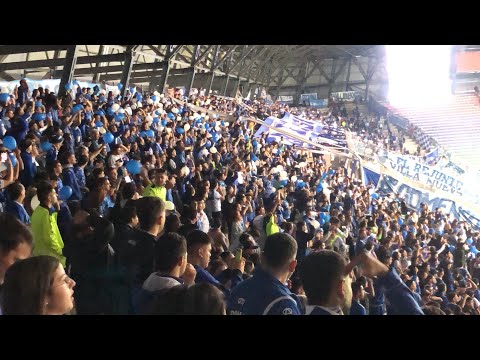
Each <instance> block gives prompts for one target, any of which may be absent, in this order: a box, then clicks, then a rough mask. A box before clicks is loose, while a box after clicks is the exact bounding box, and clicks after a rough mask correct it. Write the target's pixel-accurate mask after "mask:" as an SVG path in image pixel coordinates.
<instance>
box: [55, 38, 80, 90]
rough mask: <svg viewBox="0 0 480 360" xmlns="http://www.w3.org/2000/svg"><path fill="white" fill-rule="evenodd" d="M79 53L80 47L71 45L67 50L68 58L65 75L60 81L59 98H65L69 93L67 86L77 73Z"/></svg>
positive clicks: (64, 66)
mask: <svg viewBox="0 0 480 360" xmlns="http://www.w3.org/2000/svg"><path fill="white" fill-rule="evenodd" d="M77 52H78V45H71V46H70V47H69V48H68V49H67V56H66V57H65V63H64V65H63V74H62V78H61V80H60V86H59V88H58V96H59V97H60V96H64V95H65V94H66V93H67V91H66V89H65V85H66V84H68V83H69V82H71V81H72V79H73V74H74V71H75V65H76V64H77Z"/></svg>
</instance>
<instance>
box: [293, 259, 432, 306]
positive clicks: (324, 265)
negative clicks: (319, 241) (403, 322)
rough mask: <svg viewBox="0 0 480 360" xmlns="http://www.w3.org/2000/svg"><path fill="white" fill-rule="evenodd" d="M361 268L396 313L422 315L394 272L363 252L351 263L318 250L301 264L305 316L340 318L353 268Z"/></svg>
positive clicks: (347, 302)
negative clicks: (334, 316)
mask: <svg viewBox="0 0 480 360" xmlns="http://www.w3.org/2000/svg"><path fill="white" fill-rule="evenodd" d="M355 266H360V268H361V271H362V272H363V274H364V275H365V276H367V277H370V278H373V277H376V278H377V282H376V284H377V286H378V287H379V288H381V289H382V290H383V291H384V294H385V297H386V298H387V299H388V301H389V302H390V304H391V306H392V308H393V309H394V310H395V314H398V315H423V311H422V310H421V309H420V307H419V306H418V303H417V302H416V301H415V299H414V297H413V296H412V293H411V291H410V289H409V288H408V287H407V286H406V285H405V284H404V283H403V281H402V280H401V279H400V277H399V276H398V274H397V273H396V272H395V270H389V269H388V267H387V266H386V265H385V264H383V263H382V262H380V261H379V260H377V259H375V258H374V257H372V256H371V255H368V254H367V253H365V252H363V253H361V254H360V255H359V256H357V257H356V258H355V259H353V261H352V262H350V264H347V261H346V260H345V258H344V257H342V256H341V255H340V254H338V253H336V252H334V251H331V250H321V251H319V252H316V253H312V254H310V255H308V256H307V257H306V258H305V259H304V260H303V262H302V266H301V268H300V277H301V279H302V284H303V288H304V290H305V294H306V295H307V298H308V305H307V308H306V311H305V313H306V314H307V315H343V314H344V313H347V314H348V313H349V309H350V307H351V304H352V288H351V283H352V277H351V273H352V269H353V268H354V267H355Z"/></svg>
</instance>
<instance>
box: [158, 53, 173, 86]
mask: <svg viewBox="0 0 480 360" xmlns="http://www.w3.org/2000/svg"><path fill="white" fill-rule="evenodd" d="M161 64H162V73H161V74H160V82H159V85H160V91H159V92H160V93H164V92H165V90H167V88H166V87H167V81H168V73H169V72H170V61H168V60H164V61H162V62H161Z"/></svg>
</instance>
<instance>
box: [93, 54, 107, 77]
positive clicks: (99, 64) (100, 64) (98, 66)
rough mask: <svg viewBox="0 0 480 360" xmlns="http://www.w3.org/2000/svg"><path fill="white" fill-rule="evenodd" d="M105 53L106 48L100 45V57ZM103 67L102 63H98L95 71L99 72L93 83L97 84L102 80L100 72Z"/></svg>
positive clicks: (95, 75)
mask: <svg viewBox="0 0 480 360" xmlns="http://www.w3.org/2000/svg"><path fill="white" fill-rule="evenodd" d="M104 52H105V46H103V45H100V48H99V49H98V55H103V53H104ZM101 66H102V63H100V62H97V63H96V64H95V69H96V70H97V69H98V70H99V71H98V72H97V73H95V74H94V75H93V78H92V81H93V82H94V83H97V82H98V81H99V80H100V79H99V78H100V70H101V69H100V68H101Z"/></svg>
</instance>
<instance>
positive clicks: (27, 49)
mask: <svg viewBox="0 0 480 360" xmlns="http://www.w3.org/2000/svg"><path fill="white" fill-rule="evenodd" d="M68 47H69V45H2V46H0V55H14V54H25V53H32V52H43V51H52V50H66V49H67V48H68Z"/></svg>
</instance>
